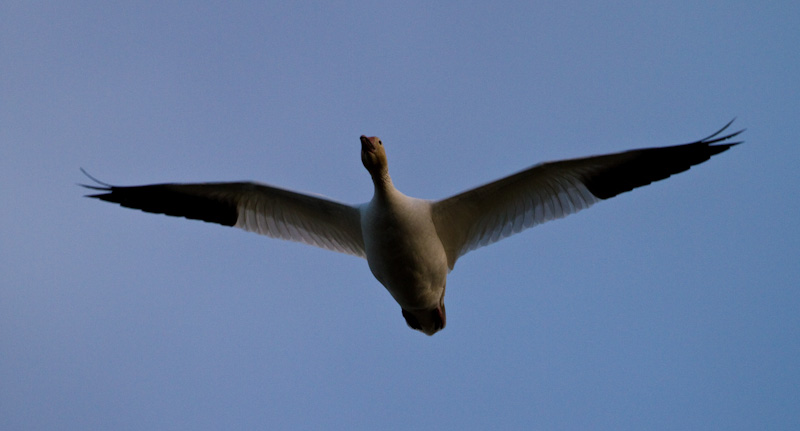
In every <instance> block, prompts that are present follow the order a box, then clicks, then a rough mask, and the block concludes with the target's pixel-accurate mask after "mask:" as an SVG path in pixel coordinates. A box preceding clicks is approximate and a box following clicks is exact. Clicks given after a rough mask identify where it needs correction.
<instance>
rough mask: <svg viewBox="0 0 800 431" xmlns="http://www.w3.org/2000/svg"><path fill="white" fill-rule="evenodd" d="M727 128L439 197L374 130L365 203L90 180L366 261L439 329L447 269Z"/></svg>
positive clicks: (412, 313)
mask: <svg viewBox="0 0 800 431" xmlns="http://www.w3.org/2000/svg"><path fill="white" fill-rule="evenodd" d="M729 125H730V123H728V124H727V125H726V126H725V127H723V128H722V129H720V130H719V131H718V132H716V133H714V134H712V135H711V136H709V137H707V138H704V139H701V140H699V141H695V142H692V143H689V144H683V145H675V146H671V147H660V148H646V149H640V150H632V151H626V152H622V153H615V154H607V155H602V156H594V157H586V158H581V159H572V160H562V161H557V162H549V163H543V164H539V165H536V166H533V167H531V168H528V169H525V170H523V171H520V172H518V173H516V174H513V175H510V176H508V177H505V178H502V179H499V180H497V181H494V182H491V183H489V184H486V185H483V186H481V187H477V188H474V189H471V190H467V191H465V192H462V193H459V194H457V195H454V196H451V197H449V198H446V199H443V200H439V201H427V200H422V199H416V198H412V197H408V196H406V195H404V194H402V193H400V192H399V191H398V190H397V189H395V187H394V185H393V184H392V180H391V178H390V176H389V170H388V162H387V158H386V153H385V150H384V148H383V143H382V142H381V140H380V139H378V138H377V137H371V138H368V137H366V136H362V137H361V159H362V162H363V163H364V166H365V167H366V169H367V171H369V173H370V175H371V176H372V182H373V184H374V186H375V192H374V195H373V197H372V200H371V201H370V202H368V203H366V204H363V205H360V206H352V205H346V204H342V203H338V202H334V201H331V200H328V199H325V198H320V197H315V196H309V195H306V194H301V193H296V192H292V191H289V190H286V189H281V188H276V187H272V186H268V185H264V184H258V183H252V182H237V183H197V184H152V185H145V186H131V187H119V186H111V185H108V184H105V183H102V182H100V181H97V180H95V181H97V182H98V183H99V184H100V186H84V187H87V188H90V189H94V190H100V191H102V192H103V193H99V194H94V195H90V196H89V197H93V198H98V199H101V200H105V201H108V202H114V203H118V204H120V205H122V206H125V207H129V208H135V209H140V210H142V211H146V212H154V213H161V214H167V215H173V216H180V217H186V218H190V219H199V220H204V221H207V222H213V223H219V224H222V225H226V226H233V227H238V228H241V229H244V230H248V231H252V232H256V233H259V234H263V235H267V236H271V237H275V238H281V239H287V240H292V241H299V242H304V243H307V244H311V245H315V246H318V247H322V248H325V249H329V250H333V251H338V252H343V253H348V254H352V255H356V256H360V257H364V258H366V259H367V262H368V264H369V268H370V270H371V271H372V274H373V275H374V276H375V278H376V279H378V281H380V283H381V284H383V285H384V287H386V289H387V290H388V291H389V293H390V294H391V295H392V297H393V298H394V299H395V301H397V303H398V304H399V305H400V307H401V309H402V314H403V317H404V318H405V320H406V323H407V324H408V325H409V326H410V327H411V328H413V329H417V330H420V331H422V332H424V333H426V334H428V335H433V334H434V333H436V332H437V331H439V330H441V329H443V328H444V327H445V324H446V313H445V307H444V293H445V286H446V281H447V274H448V272H449V271H450V270H452V269H453V266H454V265H455V262H456V260H457V259H458V258H459V257H460V256H461V255H463V254H464V253H466V252H468V251H470V250H473V249H475V248H478V247H482V246H484V245H488V244H491V243H494V242H496V241H499V240H500V239H503V238H505V237H508V236H509V235H512V234H514V233H517V232H520V231H521V230H523V229H526V228H530V227H532V226H535V225H537V224H539V223H543V222H546V221H548V220H553V219H556V218H560V217H564V216H566V215H568V214H571V213H574V212H576V211H579V210H581V209H584V208H587V207H589V206H590V205H592V204H594V203H595V202H597V201H599V200H603V199H608V198H610V197H613V196H616V195H618V194H620V193H624V192H626V191H629V190H632V189H634V188H636V187H640V186H644V185H647V184H650V183H651V182H653V181H658V180H662V179H664V178H667V177H669V176H670V175H672V174H675V173H678V172H683V171H685V170H687V169H689V168H690V167H691V166H693V165H696V164H699V163H702V162H704V161H706V160H708V159H709V158H710V157H712V156H714V155H716V154H719V153H721V152H723V151H726V150H727V149H729V148H730V147H731V146H733V145H736V144H738V143H739V142H730V143H721V142H723V141H726V140H728V139H730V138H733V137H734V136H736V135H738V134H739V133H741V131H739V132H736V133H731V134H729V135H725V136H719V134H721V133H722V131H723V130H725V129H726V128H727V127H728V126H729ZM712 144H718V145H712ZM84 173H85V172H84ZM86 175H87V176H88V174H86ZM90 178H92V177H90ZM92 179H93V180H94V178H92Z"/></svg>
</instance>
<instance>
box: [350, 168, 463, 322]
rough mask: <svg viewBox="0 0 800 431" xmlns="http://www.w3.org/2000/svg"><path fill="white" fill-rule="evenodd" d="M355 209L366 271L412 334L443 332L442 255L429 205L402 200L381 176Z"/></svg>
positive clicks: (444, 257)
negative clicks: (385, 292) (388, 296)
mask: <svg viewBox="0 0 800 431" xmlns="http://www.w3.org/2000/svg"><path fill="white" fill-rule="evenodd" d="M374 181H375V195H374V196H373V198H372V200H371V201H370V202H369V203H368V204H366V205H364V206H362V208H361V226H362V232H363V237H364V249H365V251H366V254H367V263H368V264H369V269H370V270H371V271H372V274H373V275H374V276H375V278H376V279H378V281H380V282H381V284H383V285H384V287H386V289H387V290H388V291H389V293H391V295H392V297H393V298H394V300H395V301H397V303H398V304H400V307H401V308H402V309H403V316H404V317H405V318H406V322H407V323H408V325H409V326H411V327H412V328H414V329H420V330H423V332H426V333H430V334H433V333H435V332H436V331H438V330H439V329H442V328H444V325H445V312H444V288H445V283H446V280H447V273H448V272H449V268H448V266H447V254H446V253H445V250H444V246H443V245H442V242H441V240H440V239H439V236H438V235H437V233H436V227H435V226H434V224H433V218H432V216H431V203H430V201H426V200H422V199H416V198H411V197H408V196H406V195H404V194H402V193H400V192H399V191H398V190H397V189H395V188H394V185H392V182H391V180H390V179H388V176H387V177H384V178H380V179H378V180H374Z"/></svg>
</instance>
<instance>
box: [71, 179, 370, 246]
mask: <svg viewBox="0 0 800 431" xmlns="http://www.w3.org/2000/svg"><path fill="white" fill-rule="evenodd" d="M84 173H86V172H85V171H84ZM86 175H87V176H89V178H92V179H93V180H94V181H97V182H98V183H99V184H100V186H87V185H84V187H86V188H89V189H93V190H99V191H101V192H102V193H98V194H93V195H87V197H91V198H97V199H100V200H104V201H107V202H114V203H118V204H120V205H122V206H123V207H127V208H134V209H139V210H142V211H145V212H151V213H158V214H166V215H170V216H177V217H186V218H188V219H196V220H203V221H206V222H211V223H219V224H221V225H225V226H233V227H237V228H240V229H244V230H247V231H250V232H255V233H259V234H262V235H267V236H270V237H273V238H280V239H286V240H290V241H297V242H302V243H305V244H310V245H314V246H317V247H321V248H324V249H328V250H333V251H338V252H342V253H347V254H352V255H355V256H360V257H365V256H366V253H365V252H364V240H363V238H362V236H361V218H360V213H359V210H358V208H356V207H353V206H350V205H345V204H341V203H338V202H334V201H331V200H328V199H325V198H320V197H315V196H309V195H306V194H302V193H297V192H293V191H289V190H284V189H279V188H276V187H271V186H268V185H264V184H258V183H252V182H240V183H197V184H152V185H145V186H131V187H119V186H112V185H108V184H105V183H102V182H100V181H98V180H96V179H94V178H93V177H91V176H90V175H89V174H86Z"/></svg>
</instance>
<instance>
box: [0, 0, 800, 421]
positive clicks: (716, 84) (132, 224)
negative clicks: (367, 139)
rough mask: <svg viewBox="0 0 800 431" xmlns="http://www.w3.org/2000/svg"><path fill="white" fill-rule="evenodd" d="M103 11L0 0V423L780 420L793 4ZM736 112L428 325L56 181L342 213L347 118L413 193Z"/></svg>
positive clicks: (258, 248)
mask: <svg viewBox="0 0 800 431" xmlns="http://www.w3.org/2000/svg"><path fill="white" fill-rule="evenodd" d="M127 3H128V4H123V5H115V6H114V5H111V4H110V3H109V2H34V1H30V2H4V3H3V4H2V6H0V66H1V67H0V70H2V72H1V73H0V85H1V86H2V87H0V181H1V182H2V186H1V187H0V194H2V202H3V204H2V205H0V226H2V227H0V229H2V232H1V233H0V247H1V248H0V280H1V281H0V429H3V430H50V429H64V430H67V429H68V430H87V429H104V430H107V429H114V430H144V429H147V430H156V429H159V430H160V429H325V428H329V429H337V428H338V429H373V430H374V429H382V430H409V429H439V430H463V429H492V428H494V429H548V430H584V429H604V430H643V429H647V430H691V429H697V430H700V429H702V430H710V429H711V430H755V429H775V430H777V429H787V430H788V429H798V428H800V408H798V407H799V406H800V367H798V364H800V317H798V315H799V313H798V312H800V259H799V253H798V252H799V251H800V250H799V248H800V247H799V246H798V244H799V243H800V230H799V229H798V216H800V205H798V199H799V198H798V195H800V173H799V172H800V170H799V169H798V162H800V78H798V77H800V51H799V50H798V47H800V30H798V24H797V23H798V22H800V6H798V3H797V2H795V1H776V2H771V1H764V2H753V1H727V2H721V1H710V2H697V1H675V0H671V1H667V2H660V1H659V2H634V1H628V2H625V1H622V2H573V1H562V2H516V3H513V2H510V3H504V2H436V3H434V2H416V1H405V2H392V3H389V4H386V3H379V2H330V3H322V2H253V3H247V2H240V3H226V2H214V3H205V4H199V5H192V6H189V5H187V4H186V3H180V2H179V4H178V3H168V4H164V2H127ZM264 3H266V4H264ZM270 3H274V4H270ZM733 117H736V118H737V120H736V122H735V123H734V126H733V128H747V131H746V132H745V133H744V135H742V136H743V138H744V139H745V140H746V141H747V142H746V143H745V144H744V145H741V146H738V147H736V148H734V149H732V150H731V151H728V152H726V153H724V154H721V155H719V156H717V157H715V158H714V159H713V160H711V161H709V162H708V163H706V164H703V165H701V166H698V167H695V168H693V169H692V170H691V171H689V172H687V173H683V174H680V175H678V176H676V177H673V178H670V179H668V180H666V181H663V182H660V183H657V184H654V185H651V186H648V187H645V188H643V189H638V190H636V191H634V192H631V193H627V194H624V195H622V196H618V197H616V198H614V199H612V200H609V201H605V202H601V203H599V204H597V205H596V206H594V207H592V208H591V209H589V210H587V211H584V212H581V213H579V214H576V215H573V216H570V217H568V218H566V219H563V220H558V221H554V222H550V223H547V224H544V225H541V226H539V227H536V228H534V229H532V230H529V231H526V232H524V233H522V234H519V235H516V236H514V237H512V238H509V239H506V240H504V241H502V242H500V243H497V244H495V245H493V246H490V247H488V248H482V249H479V250H477V251H473V252H472V253H470V254H468V255H466V256H465V257H463V258H462V259H461V260H459V262H458V264H457V265H456V268H455V270H454V271H453V272H452V273H451V274H450V277H449V280H448V290H447V312H448V313H447V317H448V322H447V323H448V325H447V328H446V329H445V330H444V331H442V332H440V333H438V334H436V335H435V336H433V337H427V336H425V335H423V334H421V333H419V332H416V331H412V330H410V329H408V328H407V327H406V324H405V322H404V321H403V318H402V317H401V314H400V308H399V306H398V305H397V304H396V303H395V302H394V301H393V300H392V298H391V297H390V296H389V294H388V293H387V292H386V291H385V290H384V289H383V287H382V286H381V285H380V284H379V283H378V282H377V281H376V280H375V279H374V278H373V277H372V275H371V274H370V272H369V270H368V268H367V265H366V262H365V261H363V260H361V259H359V258H354V257H352V256H347V255H340V254H336V253H332V252H329V251H325V250H320V249H315V248H313V247H309V246H306V245H302V244H296V243H288V242H282V241H278V240H273V239H269V238H266V237H261V236H258V235H254V234H250V233H246V232H243V231H239V230H235V229H231V228H226V227H222V226H217V225H212V224H207V223H202V222H198V221H187V220H185V219H179V218H171V217H166V216H156V215H151V214H145V213H142V212H138V211H132V210H128V209H123V208H120V207H118V206H115V205H110V204H107V203H103V202H98V201H94V200H89V199H85V198H83V197H82V195H83V194H84V193H85V191H84V190H83V189H81V188H79V187H78V186H76V183H82V182H87V181H88V180H87V179H86V178H85V177H83V175H82V174H81V173H80V171H79V167H84V168H86V169H87V170H88V171H89V172H91V173H92V174H94V175H95V176H97V177H98V178H100V179H102V180H104V181H108V182H111V183H114V184H121V185H128V184H146V183H156V182H170V181H175V182H198V181H234V180H256V181H261V182H265V183H269V184H273V185H278V186H282V187H287V188H291V189H294V190H300V191H309V192H314V193H319V194H323V195H326V196H329V197H331V198H334V199H337V200H340V201H343V202H349V203H361V202H365V201H367V200H369V199H370V197H371V195H372V185H371V182H370V180H369V176H368V174H367V172H366V171H365V170H364V169H363V167H362V166H361V161H360V157H359V151H360V144H359V142H358V137H359V135H361V134H367V135H377V136H380V137H381V138H382V139H383V141H384V143H385V144H386V146H387V150H388V154H389V160H390V168H391V173H392V175H393V178H394V182H395V184H396V185H397V186H398V188H399V189H400V190H402V191H403V192H404V193H406V194H408V195H411V196H416V197H422V198H431V199H437V198H443V197H446V196H449V195H451V194H453V193H456V192H459V191H461V190H464V189H467V188H470V187H473V186H477V185H479V184H482V183H485V182H487V181H490V180H493V179H495V178H499V177H501V176H503V175H507V174H510V173H512V172H515V171H517V170H520V169H522V168H525V167H527V166H530V165H532V164H535V163H538V162H542V161H547V160H557V159H562V158H569V157H579V156H587V155H592V154H602V153H608V152H615V151H621V150H626V149H631V148H638V147H645V146H660V145H669V144H678V143H683V142H688V141H692V140H695V139H698V138H701V137H704V136H706V135H708V134H710V133H712V132H714V131H715V130H717V129H718V128H719V127H721V126H722V125H724V124H725V123H726V122H728V121H729V120H730V119H731V118H733Z"/></svg>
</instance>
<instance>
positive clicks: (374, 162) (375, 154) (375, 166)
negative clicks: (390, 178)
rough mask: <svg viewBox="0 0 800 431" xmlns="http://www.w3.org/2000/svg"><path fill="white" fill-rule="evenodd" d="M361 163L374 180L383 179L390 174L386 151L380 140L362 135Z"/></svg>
mask: <svg viewBox="0 0 800 431" xmlns="http://www.w3.org/2000/svg"><path fill="white" fill-rule="evenodd" d="M361 162H362V163H364V167H365V168H367V171H369V173H370V175H372V177H373V178H379V177H383V176H385V175H386V174H387V173H388V172H389V163H388V161H387V160H386V151H385V150H384V149H383V142H381V140H380V138H378V137H377V136H372V137H366V136H364V135H361Z"/></svg>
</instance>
